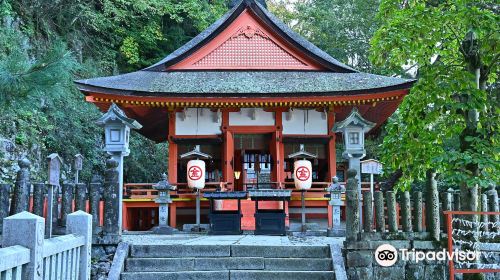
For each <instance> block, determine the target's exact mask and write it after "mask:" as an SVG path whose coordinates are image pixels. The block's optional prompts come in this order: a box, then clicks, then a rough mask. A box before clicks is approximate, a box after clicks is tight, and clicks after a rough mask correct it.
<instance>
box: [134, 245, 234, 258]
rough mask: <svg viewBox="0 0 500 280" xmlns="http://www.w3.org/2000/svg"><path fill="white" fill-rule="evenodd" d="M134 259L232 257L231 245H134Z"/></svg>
mask: <svg viewBox="0 0 500 280" xmlns="http://www.w3.org/2000/svg"><path fill="white" fill-rule="evenodd" d="M130 256H131V257H133V258H184V257H211V258H217V257H230V256H231V247H230V246H229V245H133V246H132V248H131V250H130Z"/></svg>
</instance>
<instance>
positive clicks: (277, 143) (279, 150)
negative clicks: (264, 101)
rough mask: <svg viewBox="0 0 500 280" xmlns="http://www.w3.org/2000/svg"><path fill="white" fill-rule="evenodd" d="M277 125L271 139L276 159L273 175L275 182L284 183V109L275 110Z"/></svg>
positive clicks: (273, 155) (273, 154)
mask: <svg viewBox="0 0 500 280" xmlns="http://www.w3.org/2000/svg"><path fill="white" fill-rule="evenodd" d="M275 120H276V123H275V127H276V131H275V132H274V133H273V135H272V137H273V139H271V152H272V157H273V159H274V167H273V174H272V175H273V176H272V179H273V180H274V181H275V182H279V183H283V182H284V181H285V155H284V146H283V139H282V138H283V110H276V111H275Z"/></svg>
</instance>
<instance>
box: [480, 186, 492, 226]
mask: <svg viewBox="0 0 500 280" xmlns="http://www.w3.org/2000/svg"><path fill="white" fill-rule="evenodd" d="M481 211H482V212H488V195H486V194H485V193H483V194H482V195H481ZM489 220H490V217H489V216H488V215H481V222H483V223H484V227H483V228H480V229H479V230H483V231H488V229H489V226H488V222H489Z"/></svg>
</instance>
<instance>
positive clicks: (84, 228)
mask: <svg viewBox="0 0 500 280" xmlns="http://www.w3.org/2000/svg"><path fill="white" fill-rule="evenodd" d="M66 233H67V234H76V235H80V236H83V237H85V245H83V247H82V248H80V263H79V264H77V265H79V269H78V272H79V274H80V276H79V277H78V279H80V280H88V279H90V260H91V256H90V254H91V250H90V249H91V247H92V216H91V215H89V214H87V213H85V212H83V211H76V212H74V213H71V214H69V215H68V219H67V223H66Z"/></svg>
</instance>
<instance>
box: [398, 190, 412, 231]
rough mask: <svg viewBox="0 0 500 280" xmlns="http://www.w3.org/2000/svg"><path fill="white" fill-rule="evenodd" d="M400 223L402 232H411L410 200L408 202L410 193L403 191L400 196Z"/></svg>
mask: <svg viewBox="0 0 500 280" xmlns="http://www.w3.org/2000/svg"><path fill="white" fill-rule="evenodd" d="M400 207H401V223H402V225H403V231H404V232H412V225H411V200H410V192H409V191H405V192H404V193H402V195H401V203H400Z"/></svg>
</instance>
